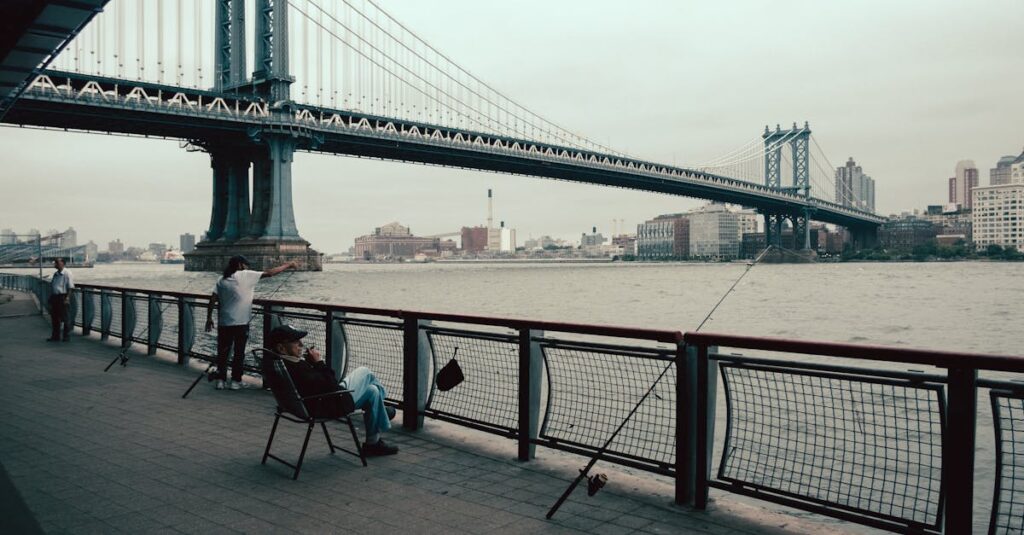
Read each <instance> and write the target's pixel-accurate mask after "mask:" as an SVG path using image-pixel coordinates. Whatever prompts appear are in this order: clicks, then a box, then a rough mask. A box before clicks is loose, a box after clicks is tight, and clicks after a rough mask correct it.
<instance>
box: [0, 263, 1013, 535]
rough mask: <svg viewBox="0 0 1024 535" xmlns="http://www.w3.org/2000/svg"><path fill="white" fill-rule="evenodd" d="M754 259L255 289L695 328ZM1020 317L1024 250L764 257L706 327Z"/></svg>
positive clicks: (158, 272) (755, 329) (331, 274)
mask: <svg viewBox="0 0 1024 535" xmlns="http://www.w3.org/2000/svg"><path fill="white" fill-rule="evenodd" d="M745 268H746V266H745V265H744V264H689V263H672V264H662V263H651V264H637V263H608V264H565V265H551V264H496V263H495V264H469V263H434V264H327V265H326V266H325V269H324V271H323V272H321V273H293V274H286V275H281V276H279V277H277V278H273V279H268V280H265V281H264V282H262V283H261V284H260V287H259V292H258V296H267V295H269V294H271V293H273V294H274V297H275V298H278V299H295V300H312V301H323V302H331V303H337V304H345V305H355V306H366V307H378V308H395V309H406V310H423V311H432V312H451V313H462V314H470V315H488V316H502V317H516V318H524V319H539V320H550V321H564V322H574V323H590V324H607V325H622V326H636V327H647V328H659V329H672V330H681V331H686V330H692V329H694V328H695V327H696V326H697V325H698V324H699V323H700V322H701V320H702V319H704V317H705V315H706V314H707V313H708V311H709V310H710V309H711V308H712V307H713V306H714V304H715V303H716V302H717V301H718V300H719V299H720V298H721V296H722V294H723V293H725V292H726V290H728V288H729V286H730V285H732V283H733V282H734V281H735V280H736V279H737V277H739V276H740V275H741V273H742V272H743V270H744V269H745ZM5 271H8V272H15V271H19V272H25V273H33V274H34V273H35V272H34V271H28V270H5ZM74 275H75V279H76V281H78V282H81V283H96V284H111V285H119V286H128V287H134V288H147V289H163V290H179V291H181V290H187V291H194V292H199V293H207V292H209V291H210V289H211V288H212V286H213V284H214V282H215V281H216V278H217V274H214V273H186V272H184V271H183V270H182V266H170V265H156V264H127V263H125V264H111V265H99V266H97V267H95V268H93V269H77V270H74ZM1022 317H1024V263H996V262H958V263H863V264H858V263H850V264H832V263H820V264H796V265H768V264H764V265H758V266H755V267H754V268H753V269H752V270H751V271H750V272H749V273H748V274H747V276H746V277H744V278H743V280H742V282H741V283H740V284H739V285H738V286H737V287H736V289H735V290H734V291H733V292H732V294H731V295H729V296H728V298H727V299H726V300H725V302H724V303H723V304H722V305H721V307H720V308H719V309H718V311H717V312H716V313H715V314H714V316H713V317H712V319H711V320H710V321H709V322H708V323H707V325H706V326H705V327H704V329H703V330H704V331H707V332H726V333H734V334H743V335H751V336H776V337H785V338H795V339H806V340H825V341H835V342H851V343H866V344H873V345H888V346H897V347H907V348H932V349H938V350H946V351H966V352H978V353H991V354H1005V355H1015V354H1016V355H1021V354H1024V329H1022V328H1021V321H1022ZM871 366H877V367H880V368H891V369H906V368H907V367H908V366H906V365H890V364H886V363H872V364H871ZM911 367H913V366H911ZM917 368H920V367H919V366H917ZM926 371H937V372H939V373H941V371H939V370H926ZM983 375H986V374H983ZM988 376H990V377H991V376H993V375H988ZM998 377H1002V378H1008V376H1007V375H1006V374H1003V375H1000V376H998ZM1020 377H1024V376H1020ZM978 406H979V432H978V444H979V447H978V459H977V468H978V475H977V477H978V483H977V485H978V486H977V489H976V498H977V499H976V502H977V503H976V510H977V511H978V519H977V526H976V529H978V530H981V531H984V530H985V529H986V528H987V517H985V515H986V514H987V511H989V508H990V504H991V488H992V483H991V482H992V477H993V473H992V472H993V470H994V467H993V464H994V463H993V462H992V460H993V459H994V452H993V448H992V423H991V415H990V408H989V404H988V399H987V392H983V393H982V394H981V395H980V396H979V403H978Z"/></svg>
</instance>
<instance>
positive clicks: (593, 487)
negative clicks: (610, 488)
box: [580, 470, 608, 496]
mask: <svg viewBox="0 0 1024 535" xmlns="http://www.w3.org/2000/svg"><path fill="white" fill-rule="evenodd" d="M580 473H581V474H582V473H583V470H580ZM607 484H608V476H607V475H605V474H594V475H590V476H587V496H593V495H595V494H597V491H599V490H601V489H603V488H604V486H605V485H607Z"/></svg>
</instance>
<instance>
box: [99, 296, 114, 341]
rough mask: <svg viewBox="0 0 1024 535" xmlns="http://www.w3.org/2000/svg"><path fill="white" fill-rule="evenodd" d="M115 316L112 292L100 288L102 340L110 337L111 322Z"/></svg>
mask: <svg viewBox="0 0 1024 535" xmlns="http://www.w3.org/2000/svg"><path fill="white" fill-rule="evenodd" d="M113 318H114V310H113V308H112V307H111V305H110V292H109V291H108V290H100V340H104V341H105V340H107V339H108V338H110V322H111V321H112V320H113Z"/></svg>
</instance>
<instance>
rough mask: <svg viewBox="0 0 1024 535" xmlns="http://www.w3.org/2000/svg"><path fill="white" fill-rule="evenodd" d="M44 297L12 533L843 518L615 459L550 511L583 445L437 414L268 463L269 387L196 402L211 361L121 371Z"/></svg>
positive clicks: (740, 524) (16, 379) (11, 394)
mask: <svg viewBox="0 0 1024 535" xmlns="http://www.w3.org/2000/svg"><path fill="white" fill-rule="evenodd" d="M8 297H11V299H8ZM34 312H35V304H34V302H33V301H32V300H31V298H30V297H29V296H28V295H27V294H19V293H13V292H0V366H2V370H3V371H2V372H0V422H2V425H0V463H2V468H3V471H2V472H0V502H2V503H3V505H2V507H0V532H3V533H31V532H33V531H34V530H35V529H41V530H42V531H44V532H47V533H65V532H66V533H77V534H88V533H117V532H128V533H135V534H140V533H204V534H214V533H236V532H240V533H329V532H343V531H344V532H353V533H374V534H385V533H580V532H583V533H615V534H620V533H751V534H752V533H783V532H785V533H794V532H795V533H812V532H813V533H815V534H818V535H820V534H823V533H830V532H836V530H835V529H833V528H832V527H831V526H830V525H825V526H823V525H820V524H815V523H808V522H803V521H798V520H795V519H794V517H791V516H784V515H777V514H772V513H767V512H765V511H763V510H761V509H760V508H757V507H754V506H750V505H745V504H741V503H736V502H729V501H726V500H725V499H723V498H718V499H716V500H714V501H713V502H712V505H711V507H710V508H709V510H708V511H706V512H697V511H691V510H689V509H687V508H683V507H676V506H673V505H671V491H672V489H671V486H670V485H669V484H668V482H667V481H661V480H656V479H654V478H651V477H633V476H630V475H628V474H621V473H618V472H615V471H614V469H613V468H605V467H602V468H601V471H606V472H609V474H610V476H611V481H610V483H609V484H608V487H606V489H605V490H603V491H601V492H600V493H599V494H598V495H597V496H595V497H592V498H588V497H587V496H586V491H585V490H584V489H582V488H581V489H578V490H577V492H576V493H575V494H574V495H573V496H572V498H570V500H569V502H568V503H567V504H566V505H565V506H564V507H563V508H562V509H561V511H560V512H559V513H558V515H556V517H555V519H554V520H552V521H547V520H545V519H544V513H545V512H546V511H547V508H548V507H550V505H551V504H552V503H553V502H554V500H555V499H556V498H557V497H558V496H559V494H560V493H561V492H562V491H563V489H564V488H565V485H566V484H567V482H568V481H569V480H570V479H571V477H572V476H573V475H574V473H575V470H576V469H578V467H580V466H581V465H582V464H583V463H584V460H583V459H582V458H578V457H576V458H571V459H567V458H565V457H563V456H560V455H555V454H553V453H551V452H548V451H544V450H542V451H541V452H540V457H541V458H540V459H538V460H537V461H531V462H530V463H520V462H517V461H515V460H514V455H515V445H514V443H512V442H511V441H506V440H501V439H497V438H492V437H489V436H486V435H483V434H481V433H477V432H474V431H469V430H465V429H462V428H458V427H456V426H452V425H447V424H441V423H438V422H435V421H430V420H428V422H427V426H426V429H424V430H423V431H419V432H415V433H406V432H402V431H400V430H396V431H394V432H392V433H391V436H389V441H390V440H394V442H395V443H397V444H398V445H399V446H400V447H401V452H400V453H399V454H398V455H396V456H393V457H386V458H372V459H370V460H369V463H370V464H369V467H366V468H363V467H361V466H359V465H358V461H356V460H355V459H353V458H351V457H349V456H346V455H334V456H331V455H328V454H327V448H326V445H325V444H324V443H323V437H322V436H320V435H318V434H314V436H313V438H312V439H311V441H310V450H309V453H308V454H307V457H306V464H305V465H304V467H303V470H302V475H301V478H300V479H299V480H298V481H292V480H291V479H290V477H289V473H288V472H287V469H286V468H285V467H283V466H280V465H272V464H268V465H267V466H261V465H260V463H259V461H260V456H261V455H262V452H263V447H264V444H265V440H266V438H267V433H268V432H269V428H270V424H271V422H272V417H271V415H272V412H273V406H274V404H273V398H272V396H270V395H269V394H268V393H266V392H263V391H262V390H259V389H248V390H242V391H237V392H231V391H216V390H214V389H213V388H212V387H211V386H210V384H209V383H205V382H204V383H202V384H201V385H200V386H199V387H198V388H197V389H196V391H194V392H193V393H192V395H190V396H189V398H188V399H185V400H183V399H181V394H182V392H183V391H184V390H185V388H187V386H188V384H189V382H190V381H191V380H192V378H193V377H194V376H195V375H194V372H193V371H191V370H184V369H182V368H181V367H179V366H177V365H175V364H173V363H171V362H170V361H168V360H163V359H160V358H153V357H145V356H143V355H142V354H140V353H134V354H133V355H134V356H133V358H132V360H131V362H130V363H129V364H128V367H127V368H121V367H120V366H115V367H114V368H112V369H111V371H110V372H109V373H103V367H104V366H105V365H106V364H107V363H108V362H109V361H110V360H111V359H112V358H113V357H114V355H116V353H117V348H116V346H115V345H113V344H109V343H104V342H100V341H99V339H98V338H97V337H95V336H93V337H88V338H83V337H81V336H80V335H77V334H76V335H74V336H73V339H72V341H71V342H69V343H47V342H45V341H44V338H45V337H46V336H47V335H48V333H49V326H48V323H47V321H46V320H45V319H44V318H43V317H41V316H39V315H36V314H34ZM282 425H284V424H282ZM342 431H343V430H342V429H340V428H339V429H338V431H337V432H336V433H335V435H336V436H337V437H338V439H339V440H342V437H344V436H345V435H344V434H343V433H342ZM302 432H303V430H302V428H301V426H296V425H294V424H293V425H288V426H284V427H282V429H281V430H280V431H279V433H278V436H279V438H278V439H277V441H276V442H275V451H278V452H280V453H281V454H283V455H285V456H292V455H297V453H298V449H299V445H300V439H301V436H300V435H301V433H302ZM601 466H603V465H599V467H601ZM19 495H20V498H19Z"/></svg>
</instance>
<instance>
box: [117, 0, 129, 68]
mask: <svg viewBox="0 0 1024 535" xmlns="http://www.w3.org/2000/svg"><path fill="white" fill-rule="evenodd" d="M127 10H128V5H127V4H120V5H118V6H117V27H116V28H114V40H115V43H116V44H117V51H116V52H115V56H116V57H115V63H116V64H117V70H116V71H115V72H117V77H118V78H122V79H123V78H124V41H125V37H126V36H125V32H126V31H127V24H125V11H127Z"/></svg>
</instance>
